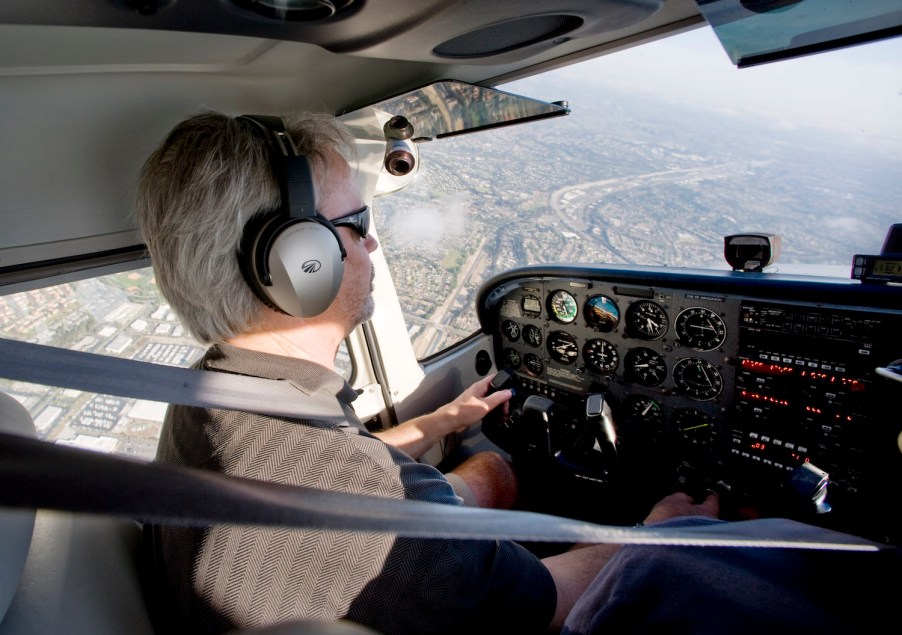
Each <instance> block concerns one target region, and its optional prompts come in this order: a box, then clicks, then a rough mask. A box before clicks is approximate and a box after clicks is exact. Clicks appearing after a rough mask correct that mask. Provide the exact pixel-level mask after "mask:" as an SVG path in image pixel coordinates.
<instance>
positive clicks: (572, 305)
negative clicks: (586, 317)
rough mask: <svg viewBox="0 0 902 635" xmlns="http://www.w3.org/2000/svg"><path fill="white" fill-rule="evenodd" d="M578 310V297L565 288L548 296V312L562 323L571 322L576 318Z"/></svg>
mask: <svg viewBox="0 0 902 635" xmlns="http://www.w3.org/2000/svg"><path fill="white" fill-rule="evenodd" d="M577 310H578V306H577V304H576V298H574V297H573V296H572V295H571V294H570V293H569V292H567V291H564V290H563V289H560V290H558V291H555V292H554V293H552V294H551V295H549V296H548V313H549V314H550V315H551V317H552V319H554V320H556V321H558V322H560V323H561V324H570V322H572V321H573V320H575V319H576V313H577Z"/></svg>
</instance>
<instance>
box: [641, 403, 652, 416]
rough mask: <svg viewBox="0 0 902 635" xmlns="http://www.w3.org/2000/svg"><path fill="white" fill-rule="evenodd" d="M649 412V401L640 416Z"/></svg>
mask: <svg viewBox="0 0 902 635" xmlns="http://www.w3.org/2000/svg"><path fill="white" fill-rule="evenodd" d="M649 410H651V402H650V401H649V402H648V405H647V406H645V409H644V410H643V411H642V416H643V417H644V416H645V415H647V414H648V411H649Z"/></svg>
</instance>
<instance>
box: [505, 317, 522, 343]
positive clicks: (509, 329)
mask: <svg viewBox="0 0 902 635" xmlns="http://www.w3.org/2000/svg"><path fill="white" fill-rule="evenodd" d="M501 331H502V332H503V333H504V337H506V338H507V339H509V340H510V341H511V342H516V341H517V340H518V339H520V325H519V324H517V323H516V322H514V321H513V320H504V322H502V323H501Z"/></svg>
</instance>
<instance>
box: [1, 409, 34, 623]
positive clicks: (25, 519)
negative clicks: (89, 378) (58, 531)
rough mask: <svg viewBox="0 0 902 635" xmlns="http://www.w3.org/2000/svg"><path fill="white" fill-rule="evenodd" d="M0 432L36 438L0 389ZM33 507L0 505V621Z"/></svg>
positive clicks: (24, 550) (22, 412)
mask: <svg viewBox="0 0 902 635" xmlns="http://www.w3.org/2000/svg"><path fill="white" fill-rule="evenodd" d="M0 432H5V433H9V434H18V435H21V436H27V437H32V438H34V437H36V436H37V432H36V430H35V427H34V421H33V420H32V418H31V415H30V414H28V411H27V410H26V409H25V407H24V406H23V405H22V404H20V403H19V402H18V401H16V400H15V399H13V398H12V397H10V396H9V395H7V394H6V393H3V392H0ZM34 517H35V513H34V510H33V509H25V510H22V509H5V508H3V507H0V536H2V537H3V538H2V539H0V624H2V622H3V617H4V616H5V615H6V611H7V609H8V608H9V605H10V603H11V602H12V599H13V596H14V595H15V594H16V589H18V588H19V580H20V578H21V576H22V569H23V568H24V567H25V560H26V557H27V556H28V549H29V547H30V545H31V536H32V532H33V529H34Z"/></svg>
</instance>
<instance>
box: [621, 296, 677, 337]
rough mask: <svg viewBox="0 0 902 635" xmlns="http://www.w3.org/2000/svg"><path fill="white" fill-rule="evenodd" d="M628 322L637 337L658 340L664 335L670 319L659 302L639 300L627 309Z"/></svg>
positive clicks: (631, 331) (630, 329)
mask: <svg viewBox="0 0 902 635" xmlns="http://www.w3.org/2000/svg"><path fill="white" fill-rule="evenodd" d="M626 324H627V327H628V328H629V331H630V333H631V334H632V335H634V336H635V337H638V338H639V339H642V340H656V339H660V338H661V337H664V334H665V333H666V332H667V328H668V327H669V326H670V320H669V319H668V317H667V312H666V311H664V308H663V307H662V306H661V305H660V304H658V303H657V302H653V301H651V300H639V301H638V302H633V303H632V304H631V305H630V306H629V308H628V309H627V310H626Z"/></svg>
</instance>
